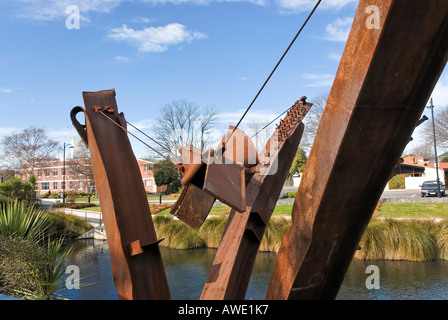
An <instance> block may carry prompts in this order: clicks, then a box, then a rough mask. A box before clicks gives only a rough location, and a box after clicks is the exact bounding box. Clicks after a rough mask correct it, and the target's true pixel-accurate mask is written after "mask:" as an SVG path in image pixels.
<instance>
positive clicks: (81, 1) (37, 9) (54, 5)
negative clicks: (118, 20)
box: [18, 0, 123, 21]
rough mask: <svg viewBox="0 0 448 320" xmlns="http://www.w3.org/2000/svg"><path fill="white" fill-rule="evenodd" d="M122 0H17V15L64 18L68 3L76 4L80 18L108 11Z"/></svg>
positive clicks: (49, 18) (43, 18)
mask: <svg viewBox="0 0 448 320" xmlns="http://www.w3.org/2000/svg"><path fill="white" fill-rule="evenodd" d="M122 1H123V0H19V2H20V3H22V4H23V5H22V6H21V7H20V9H19V10H20V12H19V13H18V16H19V17H22V18H28V19H33V20H40V21H53V20H58V19H66V18H67V17H68V14H67V13H66V12H65V10H66V8H67V7H68V6H70V5H75V6H78V8H79V12H80V15H81V18H83V19H86V17H85V15H86V14H87V13H89V12H103V13H110V12H111V11H112V10H113V9H114V8H116V7H118V6H119V5H120V3H121V2H122Z"/></svg>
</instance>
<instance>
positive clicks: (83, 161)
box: [67, 144, 95, 192]
mask: <svg viewBox="0 0 448 320" xmlns="http://www.w3.org/2000/svg"><path fill="white" fill-rule="evenodd" d="M74 150H75V151H74V153H73V157H72V159H70V160H68V161H67V166H68V169H69V172H70V176H71V177H72V178H73V179H77V180H81V181H83V182H84V184H83V189H84V190H85V191H86V192H90V191H91V190H92V187H94V186H95V180H94V176H93V170H92V164H91V161H90V152H89V149H88V148H87V147H86V146H85V145H84V144H80V145H79V146H78V147H77V148H76V149H74Z"/></svg>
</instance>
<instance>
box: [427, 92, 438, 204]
mask: <svg viewBox="0 0 448 320" xmlns="http://www.w3.org/2000/svg"><path fill="white" fill-rule="evenodd" d="M430 103H431V104H430V105H429V106H427V108H429V109H431V116H432V134H433V137H434V155H435V157H436V174H437V197H438V198H440V197H441V194H440V178H439V159H438V157H437V143H436V125H435V122H434V104H433V102H432V98H431V100H430Z"/></svg>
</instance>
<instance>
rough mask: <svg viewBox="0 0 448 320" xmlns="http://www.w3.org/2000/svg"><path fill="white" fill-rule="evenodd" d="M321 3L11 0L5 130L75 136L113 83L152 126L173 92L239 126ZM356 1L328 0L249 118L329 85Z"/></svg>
mask: <svg viewBox="0 0 448 320" xmlns="http://www.w3.org/2000/svg"><path fill="white" fill-rule="evenodd" d="M315 2H316V1H314V0H233V1H215V0H93V1H87V0H62V1H56V0H46V1H44V0H18V1H6V0H0V39H1V40H2V44H1V46H0V48H1V49H0V74H1V75H2V76H1V77H0V112H1V114H2V116H1V117H0V136H1V135H3V134H9V133H11V132H13V131H17V130H20V129H23V128H26V127H30V126H39V127H44V128H46V129H47V130H48V133H49V135H50V136H51V137H52V138H53V139H56V140H58V141H60V143H61V145H62V143H64V142H66V143H69V142H70V140H71V137H72V136H74V137H76V138H77V137H78V136H77V134H76V132H75V130H74V129H73V127H72V124H71V122H70V118H69V113H70V110H71V109H72V107H74V106H76V105H83V101H82V91H97V90H103V89H111V88H115V90H116V91H117V102H118V108H119V111H122V112H124V113H125V115H126V117H127V120H128V121H130V122H132V123H134V124H137V125H138V126H139V127H140V128H142V129H143V130H145V131H146V132H148V133H150V126H151V123H152V120H154V119H156V118H158V117H159V115H160V110H161V109H162V108H163V106H164V105H165V104H167V103H169V102H170V101H172V100H174V99H187V100H189V101H192V102H195V103H197V104H199V105H200V106H204V107H205V106H214V107H215V108H216V109H218V110H219V112H220V115H219V120H220V122H219V126H221V127H222V128H226V127H227V126H228V125H231V124H233V125H235V124H236V122H237V121H238V119H239V118H240V116H241V115H242V113H243V111H244V109H245V108H247V107H248V105H249V104H250V102H251V101H252V99H253V98H254V96H255V94H256V93H257V91H258V90H259V88H260V87H261V85H262V84H263V82H264V81H265V79H266V77H267V76H268V75H269V73H270V71H271V70H272V68H273V67H274V66H275V64H276V62H277V61H278V59H279V58H280V56H281V55H282V53H283V51H284V50H285V49H286V47H287V46H288V45H289V43H290V41H291V40H292V38H293V37H294V35H295V34H296V32H297V30H298V29H299V27H300V26H301V24H302V23H303V21H304V20H305V18H306V16H307V15H308V14H309V12H310V10H311V9H312V7H313V6H314V4H315ZM357 3H358V1H357V0H324V1H323V2H322V4H321V6H320V7H319V9H318V10H317V11H316V13H315V15H314V16H313V18H312V19H311V21H310V22H309V24H308V25H307V27H306V28H305V30H304V31H303V33H302V35H301V36H300V37H299V38H298V40H297V41H296V43H295V44H294V46H293V47H292V49H291V50H290V52H289V53H288V55H287V56H286V57H285V59H284V60H283V62H282V64H281V65H280V67H279V68H278V69H277V72H276V73H275V74H274V76H273V77H272V79H271V81H270V82H269V83H268V85H267V87H266V88H265V90H264V91H263V93H262V94H261V95H260V96H259V98H258V100H257V102H256V103H255V104H254V106H253V107H252V109H251V111H250V112H249V113H248V115H247V117H246V119H245V121H244V122H243V124H242V127H243V128H244V124H245V122H246V123H247V122H248V121H251V120H252V119H262V120H263V121H268V120H270V119H273V118H275V117H276V116H277V115H278V114H280V113H281V112H283V111H284V110H285V109H286V108H288V107H290V106H291V105H292V104H293V103H294V102H295V101H296V100H298V99H299V98H300V97H301V96H303V95H306V96H308V98H309V99H311V100H312V98H313V97H315V96H318V95H321V94H323V93H328V92H329V91H330V89H331V85H332V81H333V78H334V76H335V74H336V71H337V67H338V64H339V59H340V57H341V55H342V52H343V50H344V46H345V41H346V37H347V35H348V31H349V29H350V26H351V23H352V21H353V17H354V14H355V11H356V7H357ZM70 5H76V6H77V7H78V8H79V10H80V15H81V20H80V28H79V29H68V28H67V27H66V20H67V18H68V17H69V13H66V8H67V7H68V6H70ZM447 91H448V77H447V76H446V75H445V74H444V75H443V76H442V78H441V80H440V83H439V85H438V87H437V89H436V90H435V92H434V101H435V104H436V105H447V104H448V94H447V93H446V92H447ZM223 133H224V131H223ZM134 145H135V153H136V155H137V156H138V157H142V156H144V155H146V148H145V147H144V146H141V145H139V146H137V144H134Z"/></svg>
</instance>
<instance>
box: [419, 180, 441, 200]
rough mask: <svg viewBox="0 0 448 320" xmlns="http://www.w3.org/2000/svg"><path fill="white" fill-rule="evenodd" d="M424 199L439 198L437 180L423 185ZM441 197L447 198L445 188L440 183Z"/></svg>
mask: <svg viewBox="0 0 448 320" xmlns="http://www.w3.org/2000/svg"><path fill="white" fill-rule="evenodd" d="M421 187H422V189H421V192H422V197H429V196H437V180H429V181H425V182H423V184H422V185H421ZM439 188H440V195H441V196H442V197H444V196H445V186H444V185H443V184H442V183H441V182H439Z"/></svg>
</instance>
